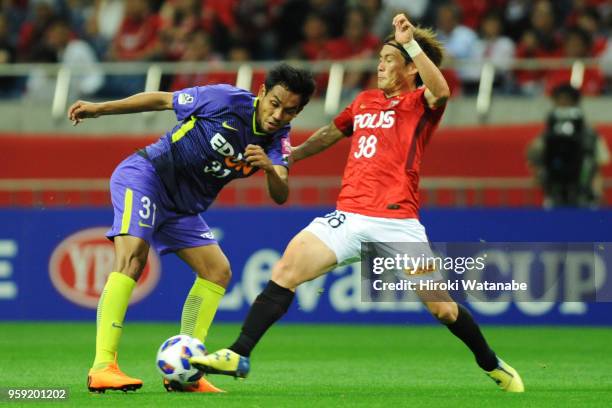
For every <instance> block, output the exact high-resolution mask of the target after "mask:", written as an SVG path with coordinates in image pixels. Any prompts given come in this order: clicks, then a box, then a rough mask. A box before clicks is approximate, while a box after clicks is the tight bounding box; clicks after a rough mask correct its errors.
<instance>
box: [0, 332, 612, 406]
mask: <svg viewBox="0 0 612 408" xmlns="http://www.w3.org/2000/svg"><path fill="white" fill-rule="evenodd" d="M177 330H178V329H177V325H175V324H165V323H164V324H161V323H159V324H144V323H131V322H126V325H125V329H124V335H123V339H122V343H121V348H120V354H119V356H120V360H119V362H120V366H121V368H122V369H123V370H124V371H125V372H126V373H128V374H129V375H132V376H135V377H139V378H142V379H143V380H144V386H143V388H142V389H140V390H139V391H137V392H130V393H127V394H125V393H123V392H107V393H106V394H91V393H89V392H88V391H87V387H86V376H87V370H88V368H89V365H90V364H91V362H92V359H93V352H94V338H95V324H94V323H93V322H92V323H6V322H0V389H2V392H3V393H4V394H5V396H3V397H0V405H2V404H3V403H6V406H26V407H32V406H36V405H41V406H45V407H51V406H59V407H68V406H78V407H91V406H106V407H122V406H126V407H127V406H129V407H135V406H147V407H151V408H152V407H160V406H173V407H180V408H183V407H189V406H197V407H241V408H244V407H285V406H288V407H291V408H296V407H302V406H303V407H313V406H325V407H331V406H351V407H357V406H359V407H377V406H380V407H388V406H397V407H404V406H410V407H421V406H422V407H470V408H473V407H476V406H502V407H506V406H512V407H526V406H529V407H559V406H572V407H584V406H594V407H601V406H610V405H611V404H612V376H610V367H612V353H611V347H610V345H611V344H612V329H609V328H544V327H528V328H527V327H485V328H484V331H485V334H486V336H487V337H488V339H489V341H490V343H491V344H492V346H493V347H494V349H495V350H496V351H497V352H498V353H499V355H500V356H501V357H502V358H504V359H505V360H506V361H507V362H508V363H510V364H511V365H513V366H514V367H515V368H516V369H517V370H518V371H519V372H520V373H521V375H522V377H523V380H524V382H525V386H526V392H525V393H524V394H521V395H516V394H515V395H512V394H506V393H503V392H501V391H498V389H497V387H496V386H495V384H494V383H493V382H492V381H491V380H490V379H488V378H487V377H486V376H485V375H484V374H483V373H482V372H481V370H480V369H479V368H478V367H477V366H476V364H475V363H474V361H473V359H472V356H471V354H470V352H469V351H468V350H467V348H465V347H464V346H463V345H462V344H461V343H460V342H459V341H457V340H456V339H455V338H454V336H452V334H450V332H448V330H446V329H445V328H443V327H437V326H403V327H399V326H372V325H363V326H348V325H337V326H331V325H278V326H276V327H274V328H273V329H272V330H271V331H270V333H268V335H267V336H266V337H265V338H264V340H263V341H262V343H261V344H260V345H259V346H258V348H257V349H256V350H255V353H254V354H253V357H252V359H251V365H252V371H251V374H250V377H249V378H248V379H246V380H244V381H237V380H234V379H232V378H228V377H220V376H211V377H209V379H211V380H212V381H213V383H214V384H216V385H217V386H219V387H221V388H223V389H225V390H227V393H225V394H222V395H201V394H199V395H194V394H177V393H172V394H170V393H166V392H165V390H164V389H163V387H162V385H161V379H160V376H159V374H158V373H157V371H156V368H155V353H156V351H157V348H158V347H159V345H160V344H161V342H162V341H163V340H164V339H166V338H167V337H170V336H172V335H174V334H176V332H177ZM238 330H239V326H238V325H229V324H216V325H213V327H212V330H211V333H210V336H209V340H208V342H207V343H208V344H207V347H208V348H209V350H216V349H218V348H221V347H225V346H227V345H228V344H230V343H231V342H232V341H233V340H234V338H235V336H236V334H237V333H238ZM9 387H21V388H32V387H35V388H45V387H48V388H61V387H65V388H67V389H68V390H69V397H68V400H67V401H62V402H40V403H37V402H33V401H32V402H25V403H24V402H16V401H12V402H8V401H7V399H6V388H9Z"/></svg>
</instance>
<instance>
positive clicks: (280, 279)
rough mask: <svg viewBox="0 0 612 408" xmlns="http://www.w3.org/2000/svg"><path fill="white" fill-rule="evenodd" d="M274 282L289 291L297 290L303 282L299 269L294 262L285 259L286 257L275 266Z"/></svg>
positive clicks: (273, 271)
mask: <svg viewBox="0 0 612 408" xmlns="http://www.w3.org/2000/svg"><path fill="white" fill-rule="evenodd" d="M272 280H273V281H274V282H276V283H277V284H279V285H280V286H282V287H285V288H289V289H295V288H297V287H298V286H299V285H300V284H301V283H302V282H303V279H302V278H301V276H300V273H299V270H298V268H296V267H295V265H294V264H293V262H291V261H290V260H287V259H285V257H283V258H281V259H280V260H279V261H278V262H277V263H276V265H274V268H273V269H272Z"/></svg>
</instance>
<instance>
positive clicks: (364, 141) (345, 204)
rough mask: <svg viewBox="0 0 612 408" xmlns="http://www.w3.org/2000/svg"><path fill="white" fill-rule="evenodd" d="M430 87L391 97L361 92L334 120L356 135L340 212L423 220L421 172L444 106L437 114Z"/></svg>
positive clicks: (352, 145) (372, 91) (345, 176)
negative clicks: (428, 93)
mask: <svg viewBox="0 0 612 408" xmlns="http://www.w3.org/2000/svg"><path fill="white" fill-rule="evenodd" d="M424 92H425V88H419V89H416V90H415V91H412V92H406V93H404V94H401V95H398V96H395V97H392V98H387V97H386V96H385V95H384V93H383V91H381V90H380V89H375V90H368V91H364V92H361V93H360V94H359V95H357V97H356V98H355V100H354V101H353V103H352V104H350V105H349V106H348V107H347V108H346V109H345V110H344V111H343V112H342V113H340V114H339V115H338V116H337V117H336V118H335V119H334V124H335V125H336V127H337V128H338V129H339V130H340V131H341V132H342V133H344V134H345V135H347V136H351V135H352V141H351V149H350V152H349V157H348V161H347V163H346V167H345V168H344V176H343V178H342V189H341V190H340V195H339V196H338V201H337V208H338V209H339V210H341V211H347V212H352V213H357V214H362V215H368V216H372V217H384V218H418V213H419V197H418V188H419V172H420V167H421V156H422V154H423V150H424V149H425V145H426V144H427V142H428V141H429V138H430V137H431V135H432V133H433V132H434V130H435V129H436V127H437V126H438V123H439V122H440V118H442V113H444V107H439V108H438V109H435V110H432V109H430V108H429V107H428V106H427V101H426V100H425V95H424Z"/></svg>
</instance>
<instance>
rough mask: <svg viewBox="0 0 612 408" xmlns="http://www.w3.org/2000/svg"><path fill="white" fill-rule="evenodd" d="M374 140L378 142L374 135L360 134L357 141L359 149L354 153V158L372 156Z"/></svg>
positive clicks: (374, 150)
mask: <svg viewBox="0 0 612 408" xmlns="http://www.w3.org/2000/svg"><path fill="white" fill-rule="evenodd" d="M376 142H378V140H377V139H376V136H374V135H370V136H367V137H366V136H361V137H360V138H359V141H358V142H357V143H359V151H357V152H355V153H354V156H355V158H356V159H359V158H361V157H365V158H366V159H369V158H370V157H372V156H374V155H375V154H376Z"/></svg>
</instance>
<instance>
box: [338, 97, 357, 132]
mask: <svg viewBox="0 0 612 408" xmlns="http://www.w3.org/2000/svg"><path fill="white" fill-rule="evenodd" d="M355 100H356V99H355ZM354 104H355V101H353V102H352V103H351V104H350V105H349V106H347V107H346V108H344V110H343V111H342V112H340V113H339V114H338V116H336V117H335V118H334V125H336V127H337V128H338V130H340V131H341V132H342V133H343V134H344V135H345V136H350V135H352V134H353V105H354Z"/></svg>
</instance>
